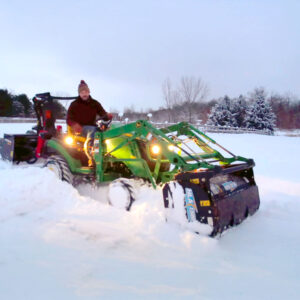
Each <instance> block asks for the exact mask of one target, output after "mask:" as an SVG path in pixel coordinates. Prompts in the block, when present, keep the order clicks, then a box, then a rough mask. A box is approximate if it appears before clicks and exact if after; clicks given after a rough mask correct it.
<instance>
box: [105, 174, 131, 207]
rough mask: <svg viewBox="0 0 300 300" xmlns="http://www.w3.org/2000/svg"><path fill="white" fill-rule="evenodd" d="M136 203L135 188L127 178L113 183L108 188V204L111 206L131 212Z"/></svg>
mask: <svg viewBox="0 0 300 300" xmlns="http://www.w3.org/2000/svg"><path fill="white" fill-rule="evenodd" d="M134 201H135V193H134V186H133V184H132V181H131V180H129V179H127V178H119V179H116V180H114V181H112V182H111V183H110V185H109V187H108V202H109V204H110V205H112V206H114V207H117V208H120V209H126V210H128V211H129V210H130V208H131V206H132V203H133V202H134Z"/></svg>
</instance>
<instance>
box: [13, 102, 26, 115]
mask: <svg viewBox="0 0 300 300" xmlns="http://www.w3.org/2000/svg"><path fill="white" fill-rule="evenodd" d="M11 115H12V117H25V109H24V106H23V104H22V103H21V102H19V101H18V100H13V101H12V114H11Z"/></svg>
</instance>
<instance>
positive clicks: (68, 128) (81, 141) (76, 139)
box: [67, 125, 86, 143]
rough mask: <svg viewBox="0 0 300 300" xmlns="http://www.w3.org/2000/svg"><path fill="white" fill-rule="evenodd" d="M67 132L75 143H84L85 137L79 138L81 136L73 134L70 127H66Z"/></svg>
mask: <svg viewBox="0 0 300 300" xmlns="http://www.w3.org/2000/svg"><path fill="white" fill-rule="evenodd" d="M67 132H68V135H70V136H72V138H73V139H74V140H75V141H76V142H80V143H84V142H85V141H86V137H84V136H81V135H77V134H75V133H74V132H73V130H72V127H71V126H69V125H68V127H67Z"/></svg>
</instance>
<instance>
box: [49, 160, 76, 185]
mask: <svg viewBox="0 0 300 300" xmlns="http://www.w3.org/2000/svg"><path fill="white" fill-rule="evenodd" d="M44 167H47V168H48V169H49V170H51V171H52V172H54V173H55V175H56V176H57V177H58V178H59V179H60V180H62V181H66V182H68V183H70V184H73V180H74V176H73V174H72V173H71V170H70V168H69V165H68V163H67V161H66V160H65V159H64V158H63V157H62V156H60V155H51V156H50V157H48V159H47V160H46V163H45V165H44Z"/></svg>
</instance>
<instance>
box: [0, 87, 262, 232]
mask: <svg viewBox="0 0 300 300" xmlns="http://www.w3.org/2000/svg"><path fill="white" fill-rule="evenodd" d="M56 99H59V100H65V99H73V98H72V97H71V98H62V97H53V96H51V95H50V94H49V93H45V94H37V95H36V96H35V97H34V99H33V102H34V107H35V110H36V113H37V119H38V122H37V126H36V127H35V128H34V129H35V133H32V132H31V133H27V134H23V135H5V136H4V139H2V141H1V143H0V144H1V145H2V147H1V154H2V157H3V158H4V159H8V160H11V161H14V162H20V161H27V162H28V163H33V162H35V160H37V159H39V158H43V159H44V160H45V163H44V165H45V166H46V167H48V168H50V169H51V170H53V171H54V172H55V173H56V174H57V176H58V177H59V178H60V179H61V180H64V181H67V182H69V183H70V184H73V185H75V186H76V185H77V184H78V183H80V182H91V183H92V182H93V183H105V182H107V183H110V184H111V185H112V186H122V187H123V188H124V189H125V190H127V197H125V198H124V199H123V202H122V201H121V202H120V201H117V203H113V200H111V203H110V204H112V205H118V206H120V203H122V204H121V206H123V207H124V209H127V210H130V208H131V206H132V204H133V203H134V201H135V197H134V191H133V185H132V184H131V182H132V181H134V180H136V179H138V180H140V179H143V180H144V181H146V182H148V183H149V184H151V185H152V187H153V188H154V189H156V188H157V187H162V193H163V197H162V201H164V206H165V207H166V208H168V209H171V210H172V209H177V207H176V206H178V205H180V206H182V208H183V209H184V211H185V217H186V219H187V221H188V222H200V223H204V224H208V225H209V226H211V235H212V236H214V235H216V234H218V233H221V232H222V231H224V230H226V229H227V228H229V227H231V226H234V225H237V224H239V223H241V222H242V221H243V220H244V219H245V218H247V217H248V216H249V215H252V214H254V213H255V212H256V210H257V209H258V208H259V203H260V200H259V194H258V188H257V186H256V183H255V180H254V175H253V167H254V165H255V164H254V161H253V160H252V159H248V158H244V157H242V156H237V155H234V154H233V153H231V152H230V151H228V150H227V149H225V148H224V147H222V146H221V145H219V144H218V143H217V142H216V141H215V140H213V139H212V138H210V137H208V136H207V135H206V134H204V133H203V132H201V131H200V130H198V129H197V128H195V127H194V126H192V125H190V124H188V123H186V122H181V123H178V124H175V125H171V126H166V127H164V128H159V129H158V128H156V127H155V126H153V124H152V123H150V122H147V121H145V120H138V121H135V122H132V123H129V124H120V123H119V124H118V123H115V124H104V123H103V122H102V121H101V120H99V123H98V124H99V131H98V132H96V134H95V138H94V140H92V141H87V140H86V138H85V137H82V136H77V135H75V134H73V133H72V131H71V129H70V128H68V130H67V132H66V133H64V132H63V131H62V128H61V127H59V126H58V127H55V116H53V114H52V111H51V103H52V102H53V101H54V100H56ZM103 125H104V126H103ZM100 128H101V129H100ZM89 159H92V161H93V164H92V166H89V164H88V161H89ZM174 187H177V188H178V187H179V188H180V189H181V190H182V191H183V193H182V199H181V201H179V202H178V201H174V197H175V193H176V188H174Z"/></svg>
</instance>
